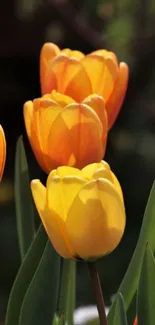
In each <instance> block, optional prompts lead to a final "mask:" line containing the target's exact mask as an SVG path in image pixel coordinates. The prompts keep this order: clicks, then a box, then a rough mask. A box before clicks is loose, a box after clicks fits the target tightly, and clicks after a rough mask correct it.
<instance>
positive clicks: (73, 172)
mask: <svg viewBox="0 0 155 325" xmlns="http://www.w3.org/2000/svg"><path fill="white" fill-rule="evenodd" d="M56 175H57V176H59V177H60V178H63V177H64V176H79V177H82V174H81V170H80V169H78V168H73V167H69V166H60V167H58V168H57V169H56Z"/></svg>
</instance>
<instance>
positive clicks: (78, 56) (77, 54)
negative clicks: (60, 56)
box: [61, 49, 84, 60]
mask: <svg viewBox="0 0 155 325" xmlns="http://www.w3.org/2000/svg"><path fill="white" fill-rule="evenodd" d="M61 53H65V54H67V56H69V57H74V58H76V59H79V60H80V59H82V58H83V57H84V54H83V53H82V52H80V51H75V50H74V51H73V50H70V49H64V50H62V51H61Z"/></svg>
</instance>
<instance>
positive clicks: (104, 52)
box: [91, 49, 118, 64]
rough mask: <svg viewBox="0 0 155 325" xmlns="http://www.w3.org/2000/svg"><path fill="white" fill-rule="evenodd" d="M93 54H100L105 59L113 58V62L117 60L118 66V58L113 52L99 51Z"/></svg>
mask: <svg viewBox="0 0 155 325" xmlns="http://www.w3.org/2000/svg"><path fill="white" fill-rule="evenodd" d="M92 54H100V55H102V56H103V57H104V58H107V57H111V58H112V59H113V60H115V62H116V64H118V61H117V57H116V55H115V54H114V53H113V52H110V51H107V50H102V49H101V50H97V51H94V52H92V53H91V55H92Z"/></svg>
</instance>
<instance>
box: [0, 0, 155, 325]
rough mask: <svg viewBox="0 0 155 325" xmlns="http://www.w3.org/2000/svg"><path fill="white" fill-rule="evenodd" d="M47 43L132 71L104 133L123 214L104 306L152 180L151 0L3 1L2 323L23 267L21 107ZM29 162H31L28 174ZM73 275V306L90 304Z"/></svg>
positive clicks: (35, 92)
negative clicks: (18, 158) (111, 58)
mask: <svg viewBox="0 0 155 325" xmlns="http://www.w3.org/2000/svg"><path fill="white" fill-rule="evenodd" d="M45 41H52V42H55V43H57V44H58V45H59V46H60V47H61V48H65V47H69V48H72V49H78V50H81V51H83V52H84V53H86V54H87V53H89V52H91V51H93V50H95V49H99V48H107V49H109V50H112V51H114V52H115V53H116V55H117V56H118V58H119V60H120V61H125V62H127V63H128V65H129V68H130V79H129V86H128V90H127V95H126V98H125V101H124V104H123V107H122V110H121V113H120V115H119V118H118V119H117V121H116V123H115V125H114V126H113V128H112V130H111V131H110V133H109V138H108V146H107V151H106V157H105V159H106V160H107V161H108V162H109V163H110V165H111V168H112V170H113V171H114V172H115V174H116V175H117V177H118V179H119V180H120V183H121V185H122V188H123V192H124V198H125V205H126V214H127V226H126V231H125V235H124V238H123V240H122V242H121V244H120V245H119V247H118V248H117V249H116V250H115V252H113V253H112V254H111V255H109V256H108V257H105V258H103V259H102V260H100V261H99V262H98V267H99V270H100V275H101V278H102V286H103V291H104V295H105V298H106V302H107V303H109V302H110V297H111V295H112V294H113V293H115V291H116V289H117V287H118V285H119V284H120V282H121V279H122V277H123V275H124V272H125V270H126V268H127V266H128V263H129V260H130V258H131V254H132V252H133V249H134V247H135V244H136V241H137V238H138V234H139V230H140V226H141V222H142V218H143V213H144V209H145V205H146V202H147V198H148V195H149V192H150V189H151V186H152V183H153V181H154V178H155V2H154V0H135V1H134V2H133V1H130V0H111V1H110V0H87V1H84V0H53V1H52V0H49V1H43V0H42V1H41V0H40V1H37V0H14V1H13V0H10V1H9V0H6V1H3V2H1V10H0V110H1V113H0V118H1V119H0V123H1V124H2V126H3V128H4V130H5V133H6V139H7V162H6V168H5V173H4V176H3V181H2V183H1V186H0V324H3V320H4V316H5V312H6V305H7V300H8V295H9V292H10V288H11V286H12V283H13V280H14V278H15V275H16V273H17V271H18V268H19V265H20V256H19V249H18V238H17V231H16V219H15V209H14V193H13V192H14V158H15V145H16V141H17V138H18V137H19V135H20V134H21V133H24V139H25V143H26V146H27V151H28V152H30V148H29V147H28V142H27V141H26V135H25V130H24V122H23V103H24V102H25V101H27V100H29V99H33V98H36V97H39V96H40V85H39V54H40V49H41V46H42V45H43V43H44V42H45ZM30 157H31V156H30ZM33 164H34V160H33V157H31V158H30V165H32V166H31V167H32V171H33ZM35 176H36V175H35ZM77 274H78V277H77V282H78V283H77V284H78V285H77V305H78V306H79V305H86V304H88V303H93V298H92V295H91V291H90V287H89V285H90V284H89V280H88V277H87V269H86V268H85V265H83V264H82V263H79V264H78V271H77ZM1 321H2V323H1Z"/></svg>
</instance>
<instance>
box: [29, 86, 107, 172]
mask: <svg viewBox="0 0 155 325" xmlns="http://www.w3.org/2000/svg"><path fill="white" fill-rule="evenodd" d="M24 119H25V125H26V130H27V134H28V137H29V140H30V143H31V146H32V149H33V151H34V154H35V156H36V159H37V161H38V163H39V164H40V166H41V167H42V168H43V170H44V171H46V172H47V173H48V172H50V171H51V170H52V169H54V168H57V167H58V166H61V165H68V166H74V167H78V168H82V167H84V166H85V165H87V164H90V163H92V162H99V161H100V160H101V159H102V158H103V156H104V152H105V148H106V140H107V130H108V125H107V113H106V110H105V104H104V100H103V98H102V97H101V96H99V95H92V96H88V97H87V98H85V99H84V100H83V101H82V102H81V103H77V102H75V100H74V99H72V98H71V97H68V96H65V95H62V94H59V93H56V92H55V91H53V92H52V93H51V94H48V95H44V96H43V97H42V98H38V99H35V100H34V101H33V102H32V101H28V102H26V103H25V105H24Z"/></svg>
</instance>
